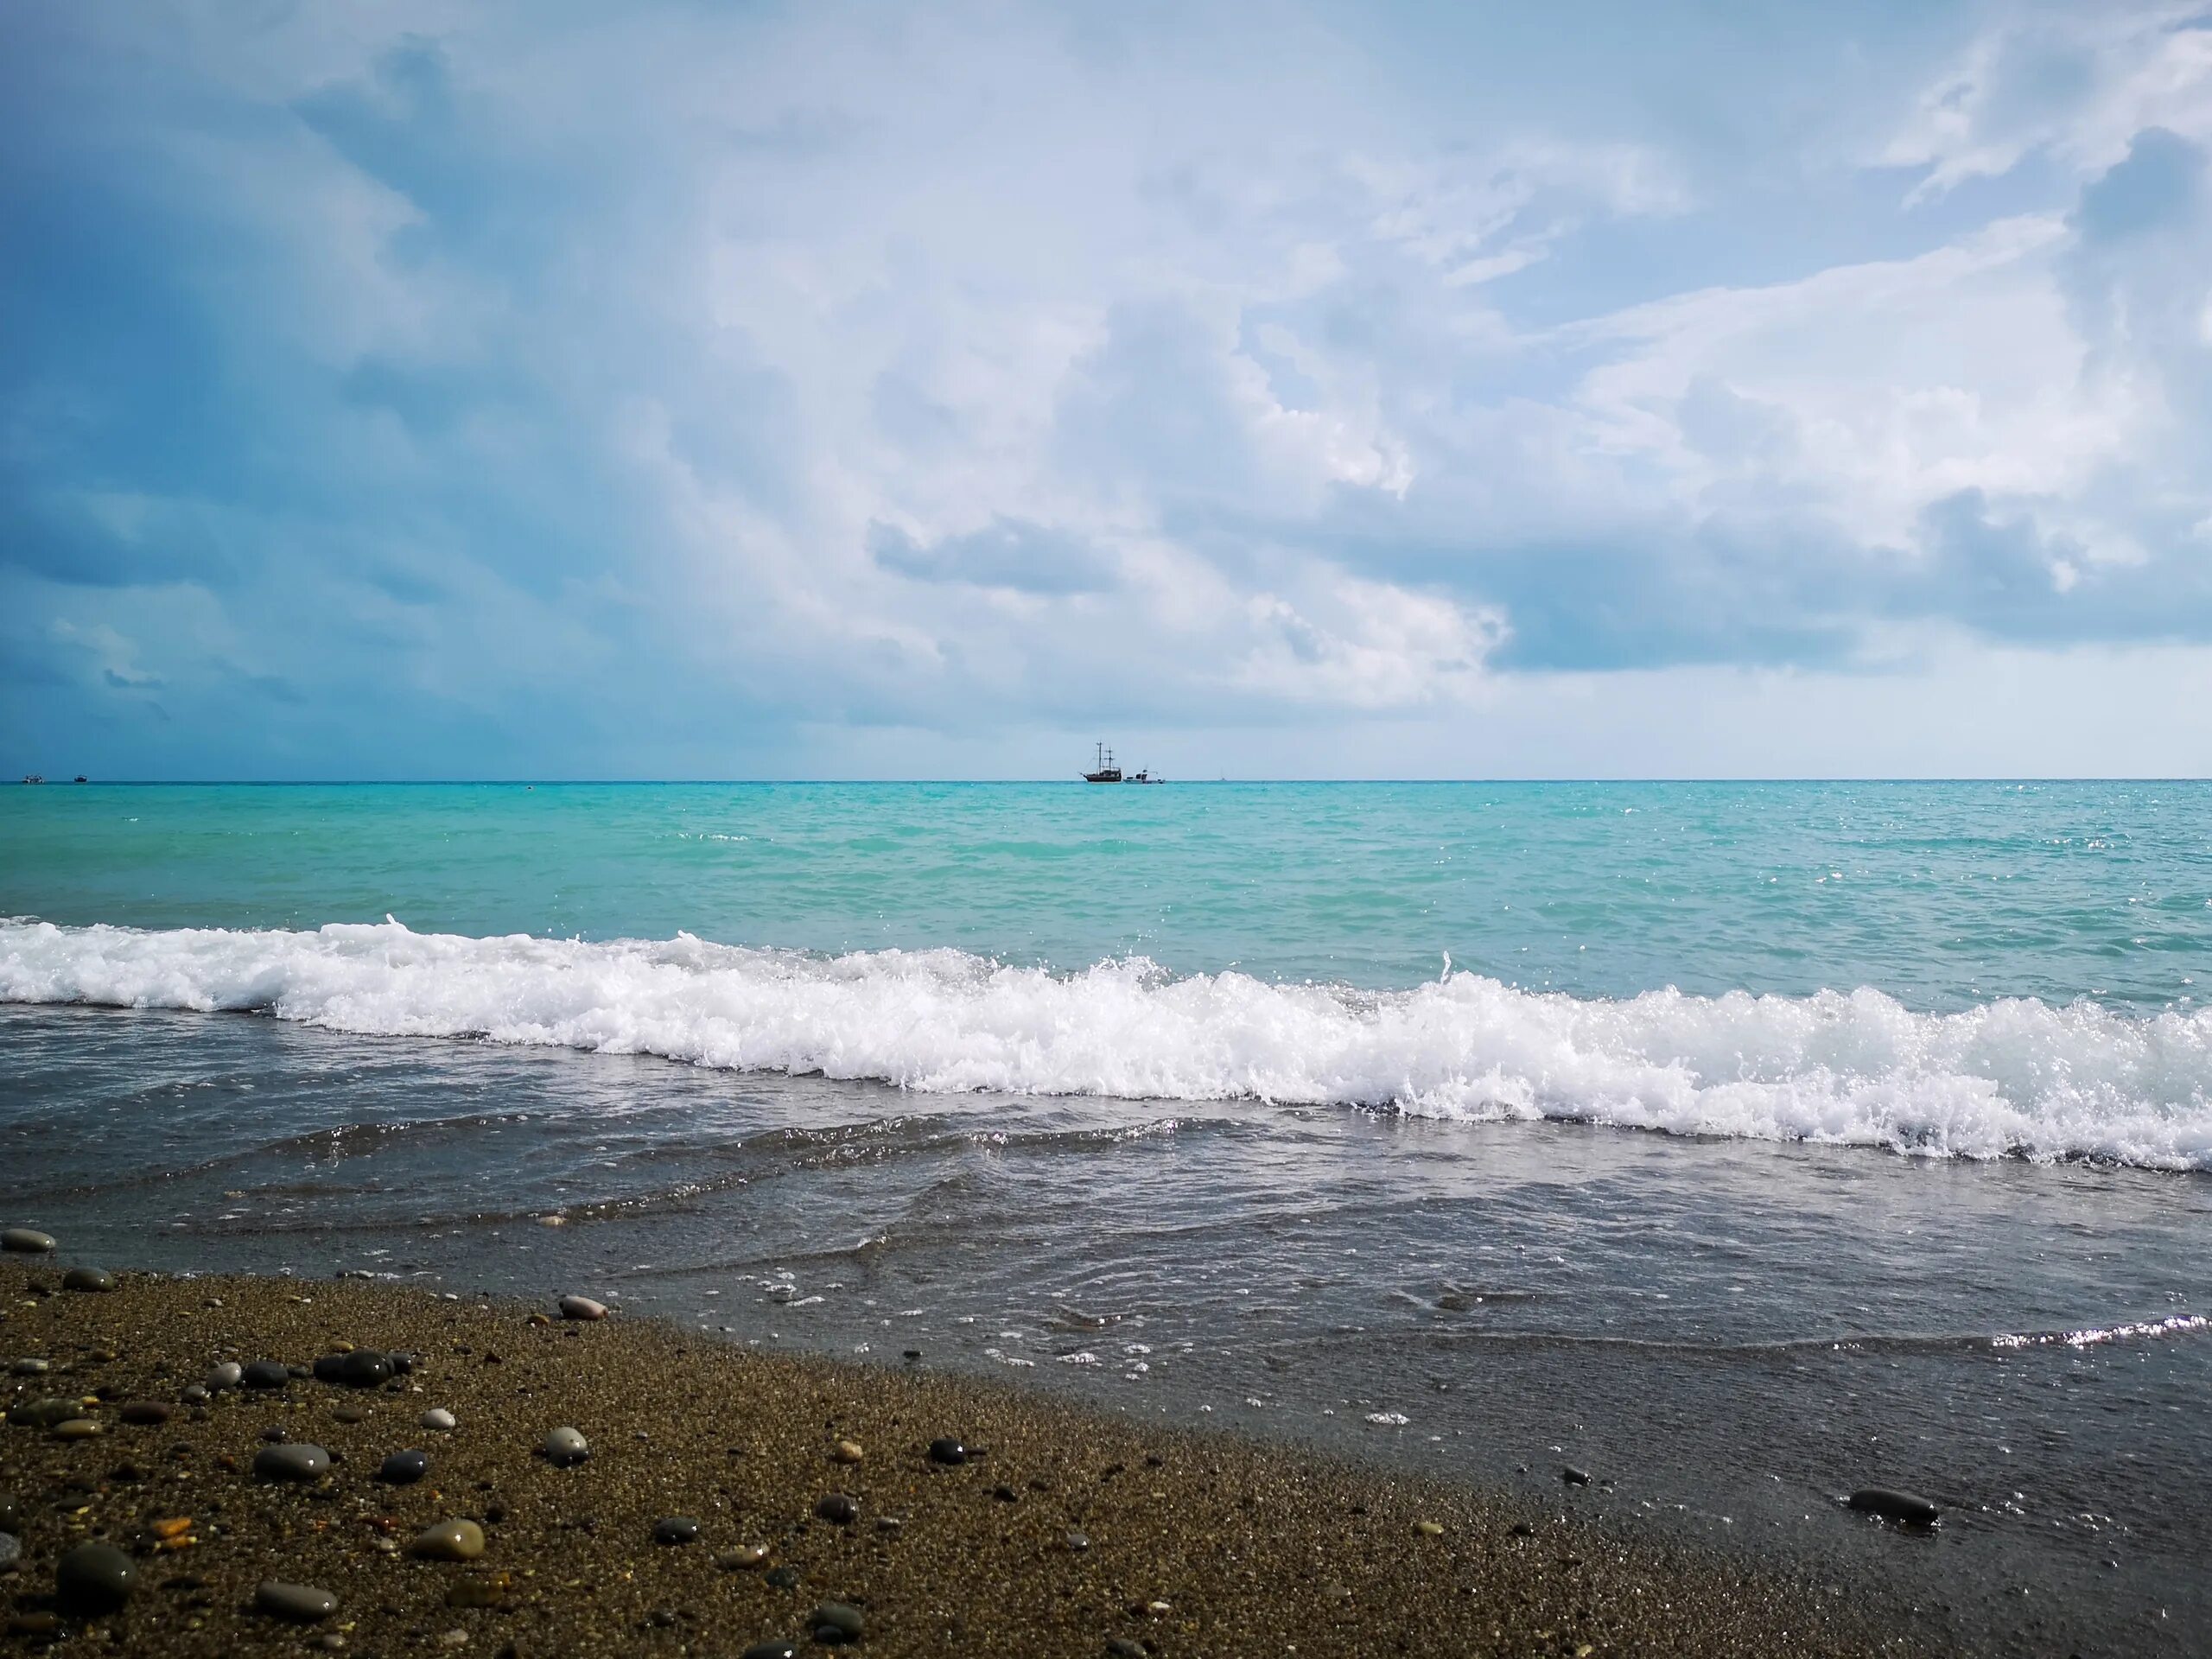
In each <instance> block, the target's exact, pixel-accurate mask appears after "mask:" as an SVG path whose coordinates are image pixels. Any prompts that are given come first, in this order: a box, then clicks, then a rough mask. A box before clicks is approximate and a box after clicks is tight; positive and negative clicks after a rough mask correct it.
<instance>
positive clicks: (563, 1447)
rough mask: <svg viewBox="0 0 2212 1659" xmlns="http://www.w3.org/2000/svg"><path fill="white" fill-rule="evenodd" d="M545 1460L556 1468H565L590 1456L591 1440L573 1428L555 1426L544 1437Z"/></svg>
mask: <svg viewBox="0 0 2212 1659" xmlns="http://www.w3.org/2000/svg"><path fill="white" fill-rule="evenodd" d="M543 1451H544V1452H545V1460H546V1461H547V1462H548V1463H550V1464H551V1465H553V1466H554V1467H555V1468H556V1469H567V1468H569V1467H571V1466H573V1465H576V1464H579V1463H582V1461H583V1460H584V1459H586V1458H588V1457H589V1456H591V1442H590V1441H588V1440H586V1439H584V1437H583V1435H582V1433H579V1432H578V1431H576V1430H575V1429H573V1428H556V1429H555V1430H554V1431H553V1432H552V1433H550V1434H548V1435H547V1436H546V1437H545V1444H544V1446H543Z"/></svg>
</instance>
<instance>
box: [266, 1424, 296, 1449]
mask: <svg viewBox="0 0 2212 1659" xmlns="http://www.w3.org/2000/svg"><path fill="white" fill-rule="evenodd" d="M261 1438H262V1439H263V1440H267V1441H268V1442H269V1443H270V1445H272V1446H282V1445H283V1443H284V1442H285V1441H286V1440H290V1439H291V1438H292V1431H291V1430H290V1429H289V1428H287V1427H284V1425H283V1424H282V1423H271V1424H270V1425H269V1427H266V1428H264V1429H263V1430H262V1431H261Z"/></svg>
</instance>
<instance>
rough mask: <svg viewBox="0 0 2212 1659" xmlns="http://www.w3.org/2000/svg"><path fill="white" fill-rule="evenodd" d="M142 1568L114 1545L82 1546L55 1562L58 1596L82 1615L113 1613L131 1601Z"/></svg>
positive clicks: (64, 1603)
mask: <svg viewBox="0 0 2212 1659" xmlns="http://www.w3.org/2000/svg"><path fill="white" fill-rule="evenodd" d="M137 1576H138V1569H137V1567H134V1566H132V1565H131V1561H130V1557H129V1556H128V1555H126V1554H124V1553H123V1552H122V1551H121V1550H119V1549H118V1548H116V1547H115V1546H114V1545H113V1544H79V1545H78V1546H77V1547H76V1548H74V1549H72V1550H67V1551H66V1552H64V1553H63V1554H62V1557H61V1559H60V1560H59V1561H57V1562H55V1563H54V1596H55V1599H58V1600H59V1601H60V1603H61V1605H63V1606H64V1607H67V1608H70V1609H72V1610H73V1611H79V1612H87V1613H107V1612H112V1611H115V1610H116V1609H117V1608H118V1607H120V1606H122V1605H123V1604H124V1602H126V1601H128V1600H130V1590H131V1585H132V1582H133V1580H136V1579H137Z"/></svg>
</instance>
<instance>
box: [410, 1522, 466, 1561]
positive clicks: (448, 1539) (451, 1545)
mask: <svg viewBox="0 0 2212 1659" xmlns="http://www.w3.org/2000/svg"><path fill="white" fill-rule="evenodd" d="M409 1548H410V1549H411V1550H412V1551H413V1553H414V1554H417V1555H420V1556H422V1557H423V1558H424V1559H425V1560H433V1561H473V1560H475V1559H476V1558H477V1557H478V1556H479V1555H481V1554H483V1553H484V1529H483V1528H481V1527H480V1526H478V1525H477V1524H476V1523H475V1522H474V1521H461V1520H454V1521H440V1522H436V1523H435V1525H432V1526H428V1527H425V1528H423V1530H422V1531H420V1532H418V1533H416V1535H415V1541H414V1543H413V1544H411V1545H410V1546H409Z"/></svg>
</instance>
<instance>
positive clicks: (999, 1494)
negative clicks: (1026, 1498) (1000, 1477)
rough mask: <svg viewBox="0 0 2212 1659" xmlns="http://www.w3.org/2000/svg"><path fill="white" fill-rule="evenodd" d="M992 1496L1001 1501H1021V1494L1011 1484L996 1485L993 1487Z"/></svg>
mask: <svg viewBox="0 0 2212 1659" xmlns="http://www.w3.org/2000/svg"><path fill="white" fill-rule="evenodd" d="M991 1496H992V1497H995V1498H996V1499H998V1501H999V1502H1000V1503H1020V1502H1021V1494H1020V1492H1017V1491H1014V1488H1013V1487H1011V1486H994V1487H992V1488H991Z"/></svg>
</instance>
